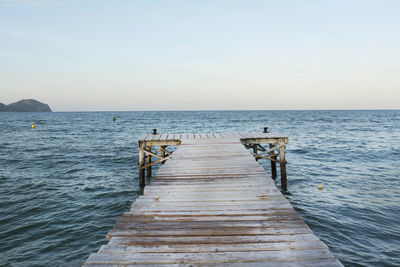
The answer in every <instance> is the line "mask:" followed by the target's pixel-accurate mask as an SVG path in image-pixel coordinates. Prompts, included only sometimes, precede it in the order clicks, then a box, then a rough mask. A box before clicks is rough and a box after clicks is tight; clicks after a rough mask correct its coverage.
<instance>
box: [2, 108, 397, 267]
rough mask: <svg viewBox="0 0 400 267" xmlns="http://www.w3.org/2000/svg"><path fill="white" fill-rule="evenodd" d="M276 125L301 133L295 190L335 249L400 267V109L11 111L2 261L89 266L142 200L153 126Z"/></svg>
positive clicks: (293, 150) (290, 153)
mask: <svg viewBox="0 0 400 267" xmlns="http://www.w3.org/2000/svg"><path fill="white" fill-rule="evenodd" d="M114 116H116V118H117V120H116V121H115V122H113V117H114ZM32 124H35V125H36V128H35V129H32V128H31V125H32ZM265 126H266V127H270V129H271V130H272V131H277V132H280V133H283V134H287V135H288V136H289V137H290V144H289V145H288V147H287V161H288V170H287V171H288V181H289V183H288V186H289V194H287V195H286V196H287V197H288V199H289V200H290V202H291V203H292V205H293V206H294V207H295V209H296V210H297V212H298V213H299V215H300V216H301V217H302V218H303V219H304V220H305V222H306V223H307V224H308V225H309V226H310V228H311V229H312V230H313V231H314V233H315V234H316V235H317V236H318V237H319V238H321V239H322V240H323V241H324V242H325V243H326V244H327V245H328V246H329V247H330V249H331V251H332V252H333V254H334V255H335V256H336V257H337V258H338V259H340V260H341V261H342V262H343V263H344V264H345V265H346V266H394V265H398V266H399V265H400V226H399V223H400V111H399V110H392V111H389V110H388V111H187V112H80V113H79V112H77V113H0V151H1V153H0V266H79V265H81V264H82V263H83V262H84V261H85V259H86V258H87V257H88V256H89V254H90V253H93V252H96V251H97V250H98V249H99V248H100V246H101V245H102V244H105V243H106V242H107V241H106V239H105V235H106V233H107V232H108V231H109V230H111V228H112V227H113V224H114V223H115V220H116V219H117V218H118V217H119V216H120V215H121V214H122V213H123V212H124V211H126V210H127V209H128V208H129V206H130V205H131V203H132V202H133V201H134V200H135V199H136V198H137V197H138V194H139V187H138V169H137V151H136V140H137V138H138V137H139V136H140V135H141V134H142V133H150V132H151V129H152V128H158V131H159V132H170V133H181V132H244V131H261V130H262V128H263V127H265ZM264 164H265V166H266V167H267V168H268V170H269V167H268V165H266V163H264ZM318 184H322V185H323V187H324V189H323V190H318V188H317V186H318ZM277 185H278V186H279V181H277Z"/></svg>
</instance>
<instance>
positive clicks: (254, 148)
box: [253, 144, 258, 161]
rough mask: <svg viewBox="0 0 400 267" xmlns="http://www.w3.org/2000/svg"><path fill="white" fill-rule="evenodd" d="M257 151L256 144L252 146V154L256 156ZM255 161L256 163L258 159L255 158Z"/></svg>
mask: <svg viewBox="0 0 400 267" xmlns="http://www.w3.org/2000/svg"><path fill="white" fill-rule="evenodd" d="M257 152H258V149H257V144H253V153H254V154H255V155H254V156H256V155H257ZM256 161H258V158H257V157H256Z"/></svg>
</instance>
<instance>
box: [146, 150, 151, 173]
mask: <svg viewBox="0 0 400 267" xmlns="http://www.w3.org/2000/svg"><path fill="white" fill-rule="evenodd" d="M146 149H147V150H148V151H151V146H148V147H146ZM150 164H151V155H147V156H146V166H147V168H146V169H147V178H150V177H151V165H150ZM149 165H150V166H149Z"/></svg>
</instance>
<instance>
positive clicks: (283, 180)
mask: <svg viewBox="0 0 400 267" xmlns="http://www.w3.org/2000/svg"><path fill="white" fill-rule="evenodd" d="M279 164H280V169H281V187H282V190H284V191H286V190H287V180H286V158H285V145H284V144H280V146H279Z"/></svg>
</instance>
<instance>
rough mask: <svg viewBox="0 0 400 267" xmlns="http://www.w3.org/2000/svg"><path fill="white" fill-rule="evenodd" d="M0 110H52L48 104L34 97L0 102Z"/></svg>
mask: <svg viewBox="0 0 400 267" xmlns="http://www.w3.org/2000/svg"><path fill="white" fill-rule="evenodd" d="M0 112H52V111H51V109H50V107H49V105H47V104H44V103H41V102H39V101H36V100H34V99H23V100H21V101H18V102H15V103H12V104H10V105H4V104H2V103H0Z"/></svg>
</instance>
